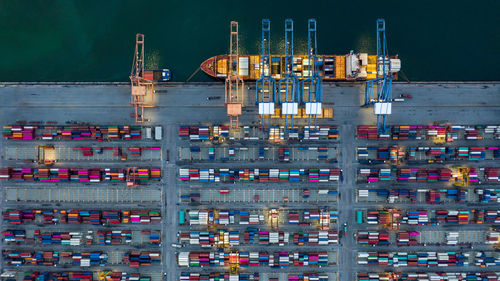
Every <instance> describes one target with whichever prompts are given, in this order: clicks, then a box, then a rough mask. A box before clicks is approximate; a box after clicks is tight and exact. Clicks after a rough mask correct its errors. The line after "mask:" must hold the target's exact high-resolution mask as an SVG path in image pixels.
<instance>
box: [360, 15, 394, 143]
mask: <svg viewBox="0 0 500 281" xmlns="http://www.w3.org/2000/svg"><path fill="white" fill-rule="evenodd" d="M392 79H393V74H392V72H391V62H390V59H389V56H388V51H387V40H386V37H385V20H384V19H377V76H376V78H375V79H371V80H368V81H366V82H364V84H365V103H364V105H363V106H369V105H372V104H373V105H374V113H375V115H377V128H378V131H379V133H381V134H384V133H386V132H387V130H388V129H389V128H388V127H387V125H386V121H387V116H388V115H390V114H391V113H392Z"/></svg>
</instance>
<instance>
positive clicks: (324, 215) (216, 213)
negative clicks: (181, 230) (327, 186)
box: [179, 209, 338, 230]
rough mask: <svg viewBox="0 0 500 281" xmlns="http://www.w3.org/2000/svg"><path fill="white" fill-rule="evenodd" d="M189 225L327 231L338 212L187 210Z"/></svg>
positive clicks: (334, 221) (182, 212)
mask: <svg viewBox="0 0 500 281" xmlns="http://www.w3.org/2000/svg"><path fill="white" fill-rule="evenodd" d="M185 215H186V214H185V213H184V211H180V212H179V216H180V221H182V222H184V218H183V216H185ZM187 217H188V221H189V225H236V224H240V225H248V224H252V225H264V224H266V225H269V226H271V227H278V226H279V225H282V224H291V225H293V224H296V225H301V226H310V225H316V226H318V227H319V228H321V229H324V230H328V229H329V227H330V224H332V223H336V222H337V219H338V211H336V210H335V211H333V210H326V209H320V210H300V211H279V210H276V209H271V210H269V211H264V210H261V211H259V210H217V209H210V210H189V211H187Z"/></svg>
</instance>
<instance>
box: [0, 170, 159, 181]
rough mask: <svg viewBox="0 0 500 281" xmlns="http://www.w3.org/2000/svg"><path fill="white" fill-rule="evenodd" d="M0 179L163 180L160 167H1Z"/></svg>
mask: <svg viewBox="0 0 500 281" xmlns="http://www.w3.org/2000/svg"><path fill="white" fill-rule="evenodd" d="M0 179H3V180H12V181H16V182H20V181H30V182H33V181H34V182H83V183H95V182H124V181H127V182H138V183H139V182H140V183H145V182H148V181H150V180H153V181H159V180H161V169H160V168H136V167H134V168H128V169H119V168H95V169H78V168H76V169H75V168H0Z"/></svg>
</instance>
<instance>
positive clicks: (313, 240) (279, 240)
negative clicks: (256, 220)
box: [178, 228, 339, 247]
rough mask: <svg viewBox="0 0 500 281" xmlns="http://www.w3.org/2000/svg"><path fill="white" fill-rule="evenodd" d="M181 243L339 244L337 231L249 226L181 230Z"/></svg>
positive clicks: (207, 245) (222, 244)
mask: <svg viewBox="0 0 500 281" xmlns="http://www.w3.org/2000/svg"><path fill="white" fill-rule="evenodd" d="M178 237H179V243H180V244H183V245H199V246H201V247H234V246H239V245H240V244H241V245H243V244H245V245H246V244H259V245H279V246H285V245H298V246H303V245H307V246H314V245H329V244H338V243H339V235H338V232H337V231H333V230H331V231H297V232H287V231H261V230H259V229H258V228H248V229H247V230H246V231H244V232H241V233H240V232H239V231H227V230H223V229H220V230H218V231H217V232H212V231H189V232H180V233H179V235H178Z"/></svg>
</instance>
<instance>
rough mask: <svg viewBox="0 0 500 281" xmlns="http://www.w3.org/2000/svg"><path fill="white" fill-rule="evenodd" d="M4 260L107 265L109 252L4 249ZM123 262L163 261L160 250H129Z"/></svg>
mask: <svg viewBox="0 0 500 281" xmlns="http://www.w3.org/2000/svg"><path fill="white" fill-rule="evenodd" d="M2 254H3V260H4V262H5V264H6V265H8V266H22V265H43V266H57V265H59V264H61V265H64V264H71V265H73V266H81V267H89V266H106V265H107V264H108V254H107V253H104V252H81V253H80V252H66V251H65V252H59V251H42V252H20V251H11V250H4V251H3V252H2ZM121 263H122V264H126V265H129V266H130V267H139V266H150V265H151V264H159V263H161V255H160V252H127V253H124V255H123V258H122V260H121Z"/></svg>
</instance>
